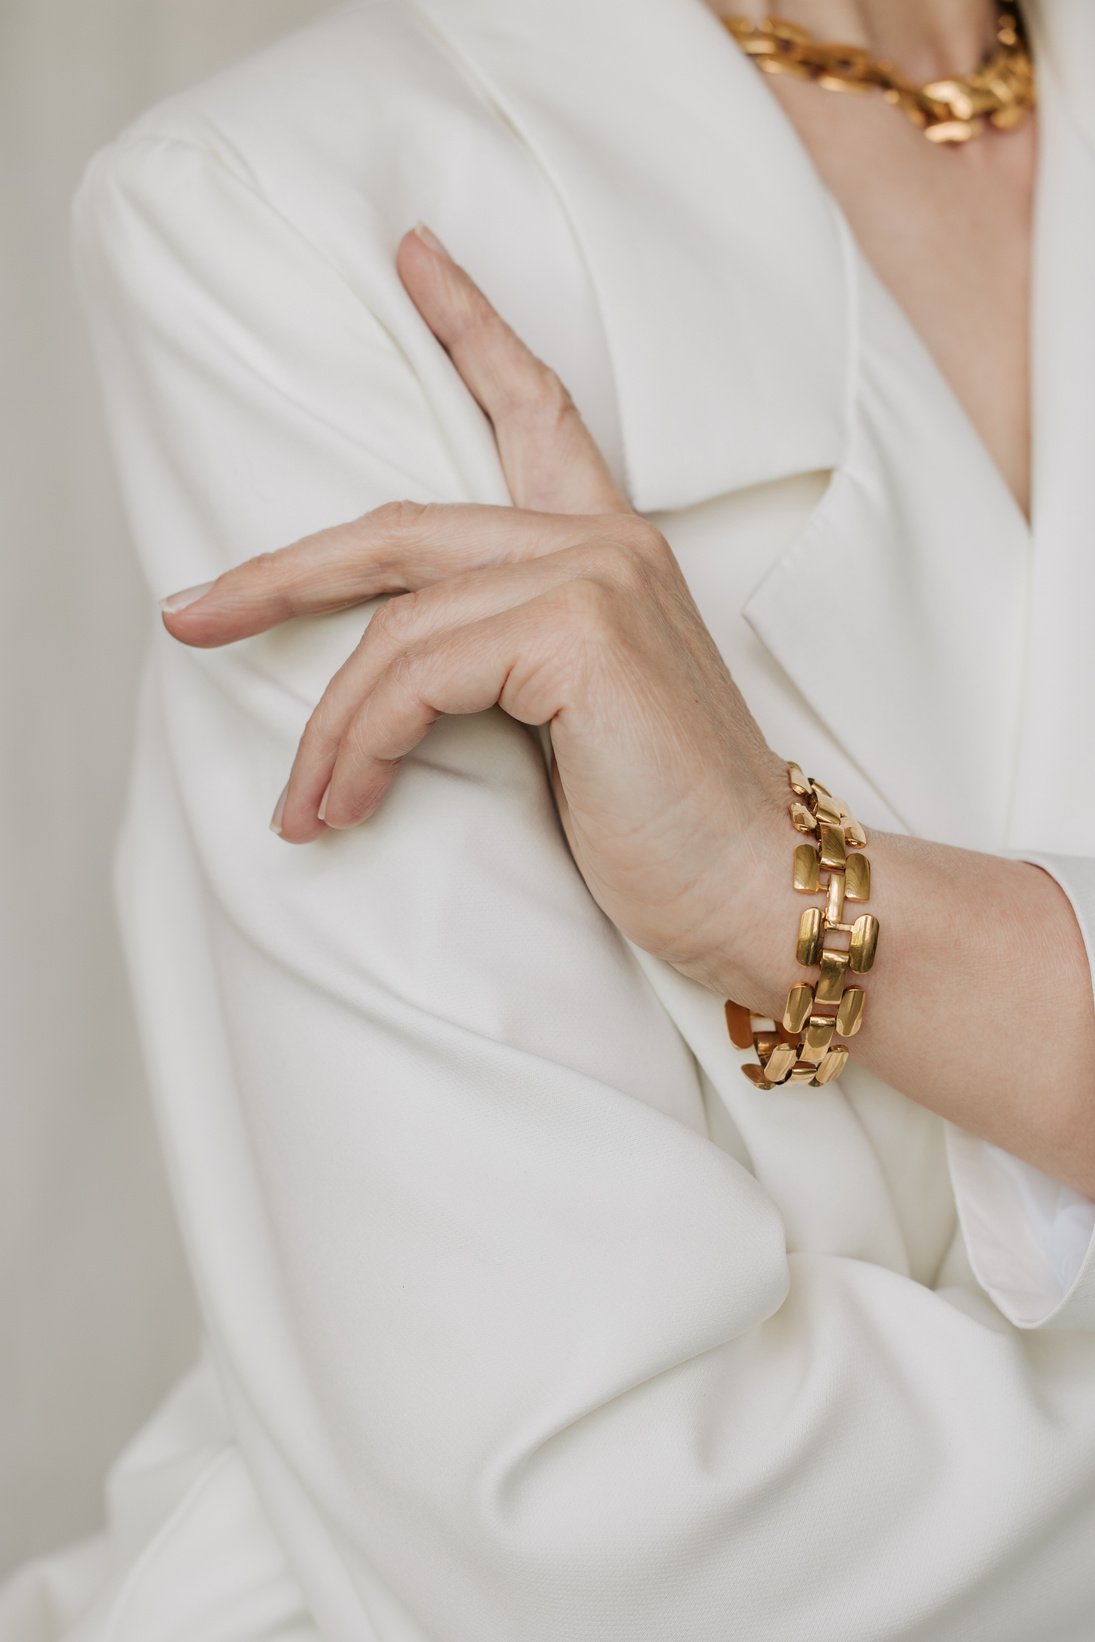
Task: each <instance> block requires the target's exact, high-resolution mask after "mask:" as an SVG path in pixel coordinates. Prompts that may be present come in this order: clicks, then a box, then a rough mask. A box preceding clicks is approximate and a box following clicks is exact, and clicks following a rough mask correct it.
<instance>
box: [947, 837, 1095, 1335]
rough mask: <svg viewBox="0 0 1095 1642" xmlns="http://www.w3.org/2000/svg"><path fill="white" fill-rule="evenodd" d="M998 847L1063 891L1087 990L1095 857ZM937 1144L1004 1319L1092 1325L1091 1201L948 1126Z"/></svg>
mask: <svg viewBox="0 0 1095 1642" xmlns="http://www.w3.org/2000/svg"><path fill="white" fill-rule="evenodd" d="M1002 853H1003V854H1006V855H1009V856H1012V857H1014V858H1016V859H1018V860H1023V861H1030V862H1032V863H1033V864H1034V865H1035V866H1039V867H1041V868H1042V869H1043V870H1044V871H1045V872H1048V873H1049V874H1050V875H1051V876H1052V877H1053V878H1054V879H1056V881H1057V883H1058V884H1059V885H1060V887H1061V889H1062V890H1063V891H1064V893H1065V895H1067V896H1068V899H1069V901H1070V903H1071V905H1072V910H1073V912H1074V913H1075V915H1076V921H1077V923H1078V924H1079V926H1080V930H1081V933H1082V935H1083V938H1084V947H1085V949H1086V952H1087V958H1088V963H1089V965H1090V967H1091V970H1092V978H1093V989H1095V860H1092V859H1090V858H1081V857H1077V856H1067V855H1055V854H1051V853H1047V852H1040V851H1037V850H1025V849H1012V850H1005V851H1003V852H1002ZM1091 1098H1092V1100H1095V1068H1092V1074H1091ZM947 1151H948V1160H949V1164H950V1171H951V1180H952V1183H953V1186H954V1193H955V1200H956V1202H957V1205H958V1216H959V1220H960V1223H961V1226H962V1233H963V1237H964V1239H965V1243H966V1250H967V1253H968V1254H969V1258H970V1264H971V1265H972V1267H973V1270H974V1274H975V1276H976V1277H977V1280H978V1282H979V1283H980V1284H981V1285H982V1287H983V1288H984V1289H985V1290H986V1292H987V1293H989V1294H990V1295H991V1296H992V1298H993V1300H994V1301H995V1302H996V1304H997V1305H998V1306H999V1308H1000V1310H1001V1311H1002V1312H1003V1313H1004V1315H1005V1317H1007V1318H1009V1319H1010V1321H1011V1322H1013V1323H1014V1324H1015V1325H1016V1326H1017V1327H1018V1328H1063V1329H1095V1202H1092V1200H1091V1199H1090V1198H1089V1197H1085V1196H1084V1195H1083V1194H1082V1193H1080V1192H1078V1191H1075V1190H1074V1189H1073V1188H1072V1187H1071V1186H1066V1185H1064V1184H1063V1182H1061V1181H1059V1180H1055V1179H1053V1177H1052V1176H1050V1175H1047V1174H1045V1173H1044V1172H1043V1171H1042V1170H1041V1169H1036V1168H1035V1167H1034V1165H1033V1164H1030V1163H1025V1162H1024V1161H1023V1160H1022V1159H1021V1158H1017V1157H1012V1156H1011V1154H1010V1153H1008V1152H1005V1151H1002V1150H1001V1149H1000V1148H999V1147H998V1146H993V1145H992V1144H991V1143H990V1142H989V1141H986V1140H981V1139H980V1138H979V1137H977V1136H976V1135H971V1134H968V1133H967V1132H966V1131H965V1130H963V1129H959V1128H957V1127H955V1126H953V1125H950V1124H948V1126H947Z"/></svg>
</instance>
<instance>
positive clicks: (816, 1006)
mask: <svg viewBox="0 0 1095 1642" xmlns="http://www.w3.org/2000/svg"><path fill="white" fill-rule="evenodd" d="M787 773H788V775H789V776H790V780H791V791H792V792H793V794H794V797H793V799H792V801H791V804H790V815H791V823H792V825H793V826H794V828H795V829H796V831H797V832H801V833H807V834H810V835H812V836H811V839H810V842H809V843H805V844H799V845H798V846H797V847H796V849H795V857H794V886H795V888H796V889H797V890H799V891H800V892H801V893H802V894H803V895H824V897H825V905H824V907H807V909H806V911H805V912H804V913H803V914H802V916H801V918H800V919H799V923H798V944H797V946H796V948H795V956H796V957H797V959H798V961H799V963H800V964H805V965H807V966H810V965H813V964H817V965H819V968H820V973H819V975H818V978H817V980H816V981H815V982H814V984H813V985H812V986H811V985H809V984H807V983H799V984H796V985H795V986H792V988H791V990H790V992H788V994H787V1007H786V1009H785V1010H784V1012H783V1020H782V1021H774V1020H772V1019H771V1018H770V1017H769V1016H767V1015H757V1014H755V1013H753V1012H751V1011H750V1010H748V1009H747V1008H746V1007H745V1005H744V1004H740V1003H735V1002H734V1000H733V999H732V998H728V999H727V1000H726V1026H727V1030H728V1031H729V1033H730V1041H731V1042H732V1043H733V1044H735V1045H736V1047H737V1048H738V1049H754V1050H755V1051H756V1054H757V1060H758V1061H759V1065H757V1064H753V1063H749V1064H746V1065H744V1066H743V1067H742V1071H743V1072H744V1073H745V1075H746V1077H747V1078H748V1079H749V1080H750V1082H751V1083H754V1084H756V1086H757V1088H758V1089H774V1088H775V1087H776V1085H777V1084H779V1083H809V1084H811V1085H817V1084H820V1083H831V1082H832V1080H833V1079H834V1078H836V1077H839V1076H840V1074H841V1072H843V1070H844V1067H845V1064H846V1063H847V1060H848V1050H847V1047H846V1045H844V1044H842V1043H834V1042H833V1037H834V1034H836V1033H838V1032H839V1033H840V1035H841V1037H844V1038H850V1037H852V1036H853V1035H854V1034H855V1033H856V1032H858V1031H859V1028H860V1027H861V1026H862V1024H863V1011H864V1007H865V1006H866V1002H867V994H866V993H865V992H864V990H863V988H862V987H861V986H845V984H844V983H845V980H846V978H847V973H848V971H849V970H852V971H853V972H854V973H855V974H857V975H861V974H863V973H864V972H865V971H866V970H868V969H870V967H871V965H872V964H873V963H874V958H875V950H876V948H877V946H878V919H877V918H876V917H875V916H874V914H873V913H870V912H862V913H860V915H859V917H858V918H856V919H855V921H854V923H850V924H846V923H844V922H843V918H844V902H845V900H849V901H866V900H868V899H869V898H870V893H871V864H870V862H869V861H868V859H867V857H866V856H865V855H862V854H860V853H859V852H860V851H861V850H863V848H864V847H865V846H866V843H867V834H866V833H865V832H864V830H863V828H862V827H861V826H860V824H859V822H858V821H855V820H853V819H852V816H851V815H850V813H849V811H848V806H847V804H845V803H844V801H843V800H842V799H840V798H834V797H833V795H832V793H831V792H830V791H829V789H828V788H827V787H823V786H822V785H821V782H820V781H814V780H812V779H810V778H808V777H807V776H804V775H803V773H802V771H801V770H800V769H799V767H798V765H797V764H790V763H789V764H788V765H787ZM853 851H854V852H855V853H852V852H853ZM838 930H839V931H840V932H841V933H843V934H846V935H847V936H848V944H847V946H846V947H845V946H841V945H833V944H831V943H830V936H831V935H832V934H833V933H834V932H836V931H838Z"/></svg>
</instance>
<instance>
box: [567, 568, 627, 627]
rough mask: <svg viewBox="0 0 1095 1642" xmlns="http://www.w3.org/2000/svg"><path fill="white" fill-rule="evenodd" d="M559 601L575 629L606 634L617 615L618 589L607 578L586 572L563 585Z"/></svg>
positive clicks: (618, 606)
mask: <svg viewBox="0 0 1095 1642" xmlns="http://www.w3.org/2000/svg"><path fill="white" fill-rule="evenodd" d="M562 601H563V605H564V608H565V609H566V611H567V614H568V615H569V616H570V618H571V619H572V621H574V622H575V623H576V624H577V625H578V626H579V627H581V628H582V629H584V630H585V631H587V632H606V631H608V629H610V628H611V627H613V626H614V625H615V622H616V619H617V617H618V615H619V610H620V589H619V587H618V585H617V584H616V583H615V582H614V580H613V579H612V578H611V576H605V575H603V574H598V572H596V571H594V570H590V571H587V572H586V574H585V575H584V576H576V577H575V579H574V580H573V581H571V582H567V583H566V584H565V586H564V587H563V590H562Z"/></svg>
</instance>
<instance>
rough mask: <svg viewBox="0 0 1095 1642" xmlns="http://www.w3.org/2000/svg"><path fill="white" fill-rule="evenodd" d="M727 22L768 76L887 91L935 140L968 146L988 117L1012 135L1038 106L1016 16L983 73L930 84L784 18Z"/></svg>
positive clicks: (1002, 27)
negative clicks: (915, 82) (917, 81)
mask: <svg viewBox="0 0 1095 1642" xmlns="http://www.w3.org/2000/svg"><path fill="white" fill-rule="evenodd" d="M721 21H722V22H723V23H724V24H725V26H726V27H727V28H728V29H729V30H730V33H731V34H732V35H733V36H734V39H735V40H736V41H737V42H738V45H739V46H741V48H742V50H743V51H744V52H745V53H746V55H747V56H749V57H751V58H752V59H753V61H754V62H755V63H756V65H757V67H758V68H759V69H761V70H762V72H763V73H765V74H792V75H795V76H797V77H798V78H799V79H804V80H814V81H816V82H817V84H818V85H820V86H823V87H824V88H825V89H826V90H828V91H881V92H882V95H883V96H884V97H885V99H886V101H887V102H890V103H893V104H894V105H895V106H896V107H897V108H900V109H901V110H902V112H903V113H904V114H905V115H906V116H907V118H908V119H910V120H911V121H912V122H913V124H914V125H916V126H919V127H920V129H921V130H922V131H923V133H924V135H925V137H927V139H928V141H929V142H933V143H964V142H968V141H969V139H970V138H971V137H975V136H977V135H978V134H979V133H980V132H982V131H983V130H984V129H985V121H986V120H988V122H989V124H990V125H993V126H995V127H996V128H997V129H998V130H1001V131H1010V130H1011V129H1012V127H1014V126H1017V125H1019V124H1020V123H1021V121H1023V120H1024V119H1025V118H1026V116H1027V114H1028V113H1029V112H1030V110H1031V109H1032V108H1033V107H1034V102H1035V88H1034V65H1033V63H1032V61H1031V56H1030V52H1029V50H1028V48H1027V43H1026V39H1025V37H1024V34H1023V25H1022V20H1021V18H1020V16H1019V14H1018V12H1016V11H1010V10H1003V11H1001V12H1000V13H999V15H998V17H997V22H996V45H995V47H994V48H993V50H992V51H991V52H990V53H989V55H988V56H987V57H986V59H985V61H984V62H983V63H982V64H981V66H980V68H977V69H975V70H974V71H973V73H972V74H965V75H961V76H959V77H956V78H954V79H945V80H930V81H929V82H928V83H927V84H926V85H922V86H916V85H913V84H912V83H911V82H910V81H908V80H906V79H905V78H904V76H903V75H901V74H899V73H898V72H897V70H896V69H895V68H894V66H893V64H892V63H887V62H884V61H882V60H881V59H879V58H875V57H872V56H871V55H870V54H869V53H868V52H866V51H864V50H862V49H861V48H860V47H859V46H842V45H826V44H824V43H822V42H821V41H818V40H815V39H814V38H813V36H812V35H811V34H810V33H809V32H808V31H807V30H806V29H804V28H799V27H798V26H797V25H796V24H794V23H785V22H783V21H781V20H780V19H779V18H777V17H766V18H764V20H763V21H762V22H760V23H756V22H753V21H752V19H751V18H748V17H723V18H722V19H721Z"/></svg>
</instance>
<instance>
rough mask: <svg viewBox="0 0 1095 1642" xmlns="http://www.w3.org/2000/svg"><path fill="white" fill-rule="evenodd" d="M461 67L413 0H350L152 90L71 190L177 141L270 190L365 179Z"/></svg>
mask: <svg viewBox="0 0 1095 1642" xmlns="http://www.w3.org/2000/svg"><path fill="white" fill-rule="evenodd" d="M456 78H457V70H456V68H455V66H454V65H453V63H452V61H451V59H450V58H449V57H448V56H447V55H446V53H445V51H444V49H443V47H442V46H441V45H440V44H439V43H438V42H437V40H436V38H435V36H434V35H433V33H432V32H431V30H430V29H429V27H428V25H426V24H425V23H424V22H423V21H422V19H421V18H420V17H419V14H418V12H417V11H416V9H415V7H414V6H413V5H412V4H410V3H409V0H353V3H351V4H348V5H343V6H339V7H337V8H336V9H335V10H334V11H332V12H330V13H329V14H326V15H324V16H322V17H320V18H318V19H316V20H315V21H313V22H310V23H308V24H306V25H304V26H303V27H301V28H298V29H295V30H293V31H292V32H291V33H289V34H286V35H283V36H282V37H280V38H278V39H276V40H274V41H272V42H271V43H269V44H268V45H265V46H263V47H261V48H260V49H259V50H257V51H255V52H252V53H251V54H249V55H248V56H246V57H244V58H241V59H239V60H238V61H236V62H233V63H230V64H229V65H228V66H227V67H225V68H222V69H220V70H218V71H217V72H215V73H213V74H210V75H208V76H206V77H205V78H204V79H202V80H199V81H198V82H196V83H195V84H193V85H191V86H187V87H186V88H185V89H183V90H181V91H178V92H175V93H173V94H172V95H170V96H168V97H164V98H162V99H160V100H159V101H158V102H156V103H154V104H153V105H151V106H150V107H149V108H147V109H146V110H145V111H144V112H143V113H141V114H140V115H138V116H137V118H136V119H134V120H132V121H131V122H130V123H129V124H128V125H126V126H124V127H123V128H122V129H121V130H120V131H119V132H118V133H117V135H116V136H115V137H114V138H113V139H112V140H110V141H109V142H107V143H106V144H105V145H103V146H102V147H100V148H99V149H98V150H97V151H96V152H95V153H94V154H92V156H91V157H90V159H89V160H88V162H87V163H86V165H85V167H84V170H83V173H82V174H81V177H80V179H79V182H78V185H77V189H76V193H75V201H76V202H77V206H78V203H79V202H80V201H81V198H84V199H86V196H87V195H88V194H89V193H94V192H95V191H96V189H95V188H94V187H92V186H90V184H91V183H94V184H96V185H97V186H100V187H101V186H102V185H103V184H106V185H108V186H109V185H113V184H117V185H119V186H121V187H122V188H123V189H127V188H128V187H130V186H131V185H133V184H134V183H135V182H136V179H138V178H139V177H141V176H143V175H144V174H145V172H146V170H147V169H148V158H149V155H150V153H152V152H153V151H154V150H155V149H156V148H164V147H166V148H171V147H172V146H177V145H182V146H184V147H188V148H191V149H193V150H197V151H198V154H199V155H203V156H204V157H205V158H206V160H208V161H212V162H214V163H215V164H219V166H221V167H223V168H224V169H226V170H228V171H229V172H231V173H232V174H233V175H234V176H235V177H236V178H237V179H238V180H239V181H240V182H241V183H244V184H246V185H247V186H248V187H250V188H252V189H253V190H254V191H255V192H257V193H258V194H260V195H262V196H264V197H267V198H272V199H274V200H275V202H276V201H277V196H278V195H279V194H282V193H286V192H288V193H290V194H291V193H292V184H293V181H294V178H296V177H298V176H299V177H300V178H301V179H302V180H303V187H304V190H305V192H307V190H308V189H309V188H310V187H311V188H314V186H315V181H316V179H317V177H323V178H326V179H328V180H329V182H330V183H331V184H332V185H335V184H337V183H338V182H339V181H341V182H342V183H343V184H344V185H345V184H347V183H350V182H352V184H353V186H354V187H355V188H356V189H357V190H358V191H361V190H362V189H364V190H365V191H366V192H367V191H368V190H369V186H370V182H371V181H372V180H373V177H374V175H376V176H377V177H379V175H380V172H381V170H382V168H383V167H385V166H388V165H390V157H391V152H392V143H393V122H395V138H396V139H398V136H399V132H400V129H401V127H402V126H403V125H405V124H406V125H411V124H413V123H414V122H415V120H416V118H417V117H420V116H421V115H422V114H423V112H424V111H425V113H426V116H427V118H428V114H429V111H430V110H431V109H432V110H435V111H436V109H437V108H438V107H439V106H440V105H441V104H443V101H444V98H443V96H442V97H440V98H439V91H440V92H443V91H444V89H445V82H446V80H447V81H449V82H451V81H453V80H455V79H456Z"/></svg>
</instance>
